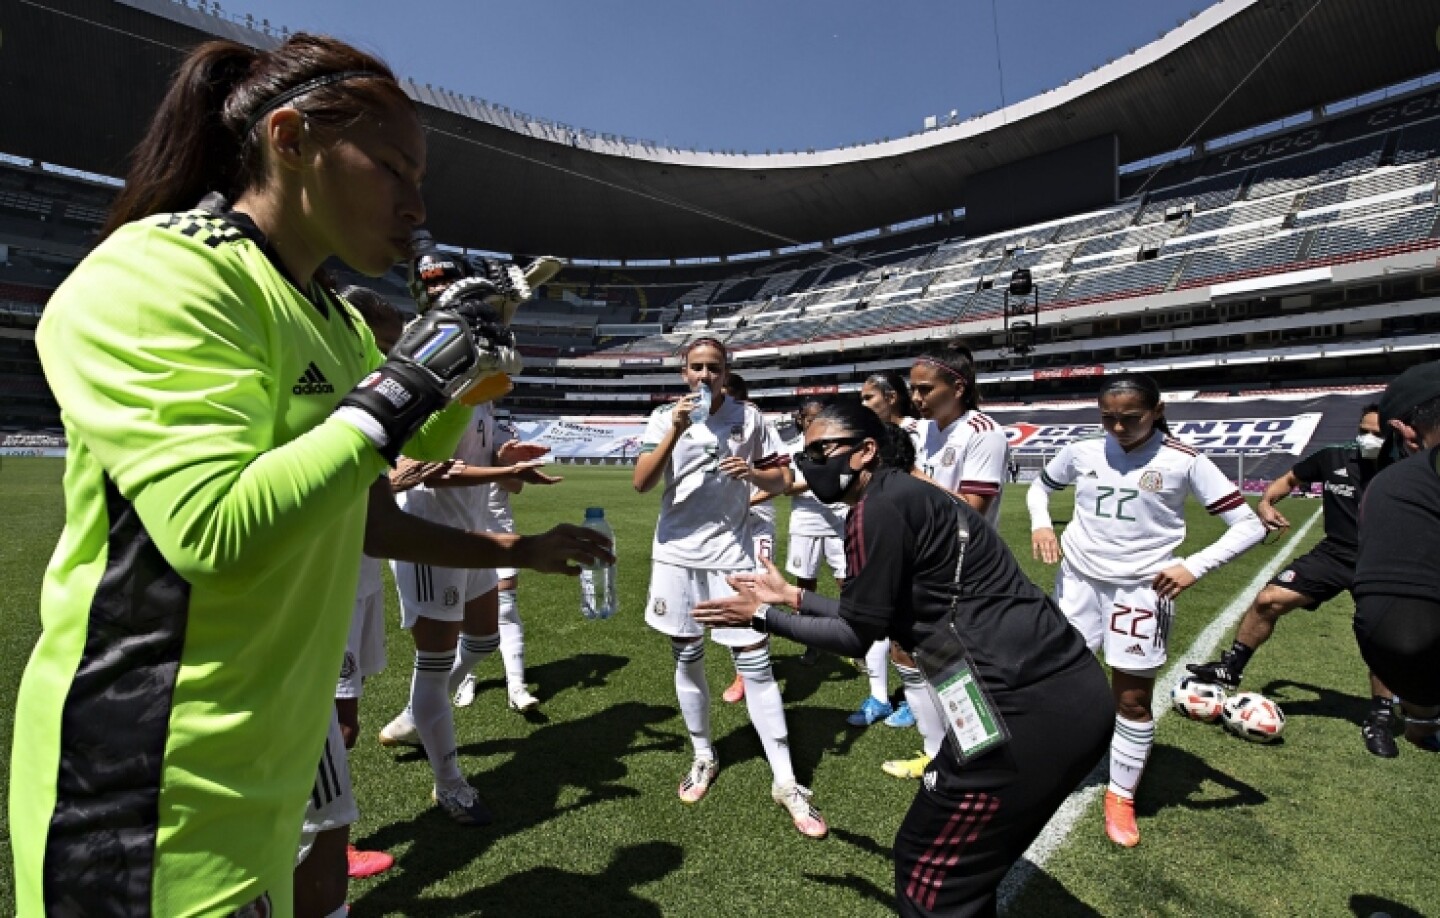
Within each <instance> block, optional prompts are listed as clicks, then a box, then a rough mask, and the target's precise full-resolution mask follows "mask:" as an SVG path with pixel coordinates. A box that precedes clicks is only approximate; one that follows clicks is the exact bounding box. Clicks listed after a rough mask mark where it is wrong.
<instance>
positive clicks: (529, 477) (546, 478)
mask: <svg viewBox="0 0 1440 918" xmlns="http://www.w3.org/2000/svg"><path fill="white" fill-rule="evenodd" d="M544 464H545V463H543V462H541V461H540V460H538V459H532V460H529V461H526V462H517V463H515V464H514V465H512V466H510V476H511V477H512V478H514V479H515V480H516V481H519V482H522V483H524V484H533V485H553V484H559V483H560V482H562V481H564V480H565V479H564V478H563V477H562V476H559V475H547V474H545V473H544V472H542V471H540V467H541V466H543V465H544Z"/></svg>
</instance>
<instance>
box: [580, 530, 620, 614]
mask: <svg viewBox="0 0 1440 918" xmlns="http://www.w3.org/2000/svg"><path fill="white" fill-rule="evenodd" d="M585 528H586V529H593V530H595V531H596V532H598V533H600V534H602V535H604V536H605V537H606V538H608V539H609V540H610V550H611V552H614V551H615V532H614V530H612V529H611V528H610V524H609V523H608V522H606V521H605V510H604V508H602V507H586V508H585ZM618 609H619V603H618V601H617V599H616V596H615V565H614V563H613V562H612V563H609V564H606V563H604V562H601V563H599V564H595V565H590V566H587V567H584V568H582V569H581V571H580V614H581V615H583V616H585V617H586V618H591V619H606V618H609V617H611V616H612V615H614V614H615V612H616V611H617V610H618Z"/></svg>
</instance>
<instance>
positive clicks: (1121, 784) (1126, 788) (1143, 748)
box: [1110, 714, 1155, 800]
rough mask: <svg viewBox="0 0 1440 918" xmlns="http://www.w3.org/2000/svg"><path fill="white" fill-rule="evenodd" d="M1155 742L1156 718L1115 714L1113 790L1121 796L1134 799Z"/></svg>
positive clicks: (1111, 746)
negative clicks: (1139, 717) (1146, 718)
mask: <svg viewBox="0 0 1440 918" xmlns="http://www.w3.org/2000/svg"><path fill="white" fill-rule="evenodd" d="M1154 745H1155V721H1153V720H1147V721H1138V720H1126V719H1125V718H1123V717H1121V716H1120V715H1119V714H1116V715H1115V735H1114V736H1113V737H1111V738H1110V790H1111V792H1113V793H1114V794H1115V795H1116V796H1118V797H1128V798H1130V799H1131V800H1134V799H1135V788H1137V787H1139V786H1140V776H1141V775H1143V774H1144V773H1145V760H1146V759H1148V758H1150V749H1151V747H1153V746H1154Z"/></svg>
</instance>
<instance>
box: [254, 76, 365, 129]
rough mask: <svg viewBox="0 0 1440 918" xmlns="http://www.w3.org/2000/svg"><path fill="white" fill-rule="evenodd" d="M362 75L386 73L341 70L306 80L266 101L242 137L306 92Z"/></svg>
mask: <svg viewBox="0 0 1440 918" xmlns="http://www.w3.org/2000/svg"><path fill="white" fill-rule="evenodd" d="M361 77H382V78H383V77H384V74H382V73H375V72H374V71H370V70H339V71H336V72H335V73H327V74H325V75H324V76H318V77H315V78H314V79H310V80H306V81H305V82H303V83H301V84H300V85H298V86H292V87H290V88H289V89H287V90H285V91H284V92H282V93H280V95H278V96H276V97H275V98H273V99H271V100H270V101H269V102H266V103H265V104H264V105H262V106H260V109H259V111H257V112H255V114H253V115H251V116H250V120H248V121H246V122H245V130H244V131H243V132H241V134H240V137H241V138H242V139H244V138H247V137H249V136H250V132H251V131H253V130H255V125H257V124H259V123H260V119H262V118H264V117H265V116H266V115H268V114H270V113H271V112H273V111H275V110H276V109H278V108H280V107H281V106H282V105H285V104H286V103H289V102H293V101H294V100H295V99H298V98H299V97H301V96H303V95H305V94H306V93H309V92H314V91H315V90H317V89H320V88H322V87H325V86H332V85H334V84H335V83H343V82H345V81H346V80H355V79H359V78H361Z"/></svg>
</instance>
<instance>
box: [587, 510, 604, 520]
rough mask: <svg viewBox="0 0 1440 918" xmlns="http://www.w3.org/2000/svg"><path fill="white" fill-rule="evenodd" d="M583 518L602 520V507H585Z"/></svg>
mask: <svg viewBox="0 0 1440 918" xmlns="http://www.w3.org/2000/svg"><path fill="white" fill-rule="evenodd" d="M585 518H586V519H587V520H603V519H604V518H605V508H604V507H586V508H585Z"/></svg>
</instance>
